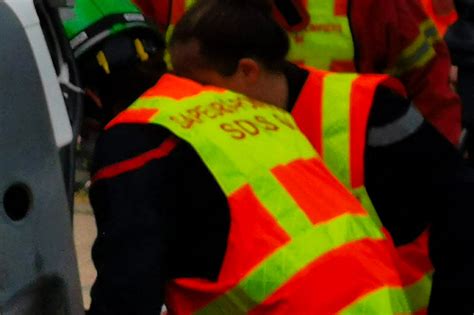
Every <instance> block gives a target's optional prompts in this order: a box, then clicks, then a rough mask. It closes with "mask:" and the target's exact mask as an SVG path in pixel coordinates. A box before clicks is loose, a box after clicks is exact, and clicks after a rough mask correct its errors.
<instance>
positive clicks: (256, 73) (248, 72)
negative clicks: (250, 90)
mask: <svg viewBox="0 0 474 315" xmlns="http://www.w3.org/2000/svg"><path fill="white" fill-rule="evenodd" d="M238 72H240V74H241V75H242V77H243V78H244V80H245V81H246V82H247V83H249V84H255V83H256V82H257V81H258V79H259V78H260V73H261V69H260V64H259V63H258V62H257V61H255V60H254V59H252V58H242V59H240V61H239V65H238Z"/></svg>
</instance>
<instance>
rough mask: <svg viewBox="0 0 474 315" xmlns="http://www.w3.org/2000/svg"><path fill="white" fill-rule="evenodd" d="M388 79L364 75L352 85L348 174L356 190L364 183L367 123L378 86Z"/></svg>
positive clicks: (382, 76)
mask: <svg viewBox="0 0 474 315" xmlns="http://www.w3.org/2000/svg"><path fill="white" fill-rule="evenodd" d="M386 79H388V76H385V75H364V76H359V77H357V78H356V79H355V80H354V82H353V83H352V89H351V100H350V102H351V106H350V116H349V117H350V118H349V119H350V121H349V122H348V124H349V125H350V155H351V156H350V163H351V165H350V172H351V187H352V188H358V187H360V186H363V185H364V183H365V179H364V170H365V162H364V153H365V145H366V137H367V123H368V120H369V114H370V110H371V108H372V103H373V100H374V95H375V91H376V89H377V87H378V84H379V83H380V82H382V81H384V80H386Z"/></svg>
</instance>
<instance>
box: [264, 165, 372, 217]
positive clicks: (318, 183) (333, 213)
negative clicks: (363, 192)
mask: <svg viewBox="0 0 474 315" xmlns="http://www.w3.org/2000/svg"><path fill="white" fill-rule="evenodd" d="M320 163H321V161H320V160H317V159H311V160H298V161H294V162H292V163H290V164H288V165H285V166H278V167H276V168H275V169H273V170H272V173H273V174H274V175H275V177H276V178H277V179H278V181H279V182H280V183H281V185H283V187H285V189H286V190H287V191H288V192H289V193H290V194H291V196H292V197H293V198H294V199H295V201H296V202H297V203H298V206H299V207H300V208H301V209H302V210H303V211H304V212H305V213H306V215H307V216H308V217H309V219H310V220H311V222H312V223H313V224H317V223H321V222H325V221H328V220H330V219H333V218H335V217H337V216H340V215H343V214H345V213H351V214H354V215H357V214H358V215H366V214H367V213H366V211H365V210H364V209H363V208H362V207H361V206H360V205H359V204H358V203H356V202H354V201H355V200H354V198H353V197H352V196H351V195H350V194H346V193H345V192H346V188H344V186H343V185H342V184H341V183H340V182H339V181H338V180H337V179H336V178H335V177H334V176H333V175H332V174H331V173H330V172H329V171H328V170H327V169H326V168H323V167H320V166H319V164H320ZM308 172H310V173H313V174H316V175H317V176H315V177H313V178H305V177H302V176H301V174H307V173H308ZM322 186H327V188H326V189H324V190H321V191H318V198H317V199H315V198H314V192H313V187H322ZM336 194H338V195H341V196H343V197H341V198H339V199H337V200H334V197H333V196H334V195H336Z"/></svg>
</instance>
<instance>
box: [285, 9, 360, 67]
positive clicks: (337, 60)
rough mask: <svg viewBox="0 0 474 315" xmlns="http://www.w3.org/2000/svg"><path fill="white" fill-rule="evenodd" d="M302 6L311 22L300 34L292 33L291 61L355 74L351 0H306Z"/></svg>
mask: <svg viewBox="0 0 474 315" xmlns="http://www.w3.org/2000/svg"><path fill="white" fill-rule="evenodd" d="M296 2H297V1H296ZM302 3H304V4H305V9H306V11H307V14H308V23H307V25H306V27H305V28H304V29H302V30H300V31H289V32H288V35H289V38H290V51H289V54H288V60H290V61H292V62H295V63H297V64H304V65H307V66H312V67H316V68H318V69H324V70H332V71H346V72H347V71H354V70H355V67H354V42H353V38H352V32H351V27H350V23H349V18H348V15H347V14H348V12H347V8H348V5H347V0H324V1H321V0H306V1H302Z"/></svg>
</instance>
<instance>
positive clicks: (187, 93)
mask: <svg viewBox="0 0 474 315" xmlns="http://www.w3.org/2000/svg"><path fill="white" fill-rule="evenodd" d="M173 78H174V76H173V75H171V74H164V75H163V76H162V78H161V79H160V80H159V81H158V83H157V84H156V85H155V86H154V87H152V88H151V89H149V90H148V91H146V92H145V93H144V94H143V95H142V96H141V98H150V97H155V96H160V97H169V98H172V99H175V100H181V99H183V98H186V97H191V96H195V95H196V94H199V93H201V92H205V91H210V92H215V93H224V92H225V90H224V89H222V88H218V87H214V86H210V85H209V86H202V85H200V84H198V83H196V82H194V81H192V80H189V79H185V78H180V81H181V82H180V84H176V83H175V82H174V79H173Z"/></svg>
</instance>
